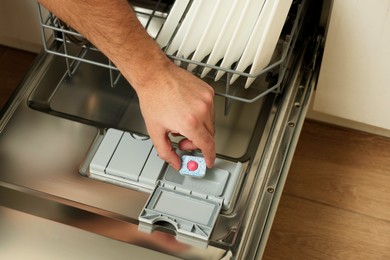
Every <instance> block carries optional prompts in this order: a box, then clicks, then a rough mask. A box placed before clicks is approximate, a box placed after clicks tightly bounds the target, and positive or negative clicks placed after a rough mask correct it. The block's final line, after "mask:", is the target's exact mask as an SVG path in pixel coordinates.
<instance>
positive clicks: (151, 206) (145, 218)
mask: <svg viewBox="0 0 390 260" xmlns="http://www.w3.org/2000/svg"><path fill="white" fill-rule="evenodd" d="M222 202H223V200H222V199H221V198H218V197H213V196H210V195H205V194H202V193H199V192H194V191H191V190H187V189H183V188H181V187H178V186H175V185H172V184H170V183H166V182H162V181H159V182H158V184H157V185H156V187H155V189H154V191H153V192H152V194H151V195H150V197H149V200H148V202H147V203H146V205H145V207H144V209H143V210H142V212H141V214H140V216H139V221H140V223H139V228H140V229H141V230H143V231H148V232H151V231H152V230H153V229H154V228H155V224H156V223H157V222H158V223H169V224H170V225H172V227H173V228H174V229H175V232H176V234H177V239H178V240H179V241H183V242H186V243H191V244H196V245H200V246H205V245H207V242H208V240H209V238H210V235H211V232H212V230H213V228H214V225H215V222H216V220H217V218H218V215H219V213H220V211H221V207H222ZM165 226H166V225H165Z"/></svg>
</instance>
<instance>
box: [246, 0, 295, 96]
mask: <svg viewBox="0 0 390 260" xmlns="http://www.w3.org/2000/svg"><path fill="white" fill-rule="evenodd" d="M274 1H275V3H274V5H273V7H272V10H271V13H270V16H269V19H268V21H267V24H266V25H265V29H264V33H263V37H262V39H261V41H260V43H259V46H258V48H257V51H256V55H255V59H254V61H253V64H252V68H251V70H250V72H249V73H250V74H254V75H256V74H258V73H260V71H261V70H262V69H264V68H265V67H266V66H267V65H268V63H269V62H270V61H271V58H272V54H273V53H274V51H275V47H276V44H277V42H278V39H279V36H280V33H281V32H282V29H283V25H284V23H285V22H286V18H287V15H288V11H289V10H290V7H291V4H292V0H274ZM255 79H256V78H249V77H248V79H247V80H246V84H245V88H249V86H250V85H251V84H252V83H253V81H254V80H255Z"/></svg>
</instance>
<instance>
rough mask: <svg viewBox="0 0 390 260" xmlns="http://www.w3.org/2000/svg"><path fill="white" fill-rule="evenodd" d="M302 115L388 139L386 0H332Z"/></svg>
mask: <svg viewBox="0 0 390 260" xmlns="http://www.w3.org/2000/svg"><path fill="white" fill-rule="evenodd" d="M331 8H332V11H331V16H330V22H329V27H328V30H327V37H326V44H325V50H324V56H323V59H322V64H321V71H320V75H319V80H318V85H317V90H316V93H315V96H314V101H313V104H312V109H311V111H310V112H309V114H308V116H309V117H311V118H314V119H320V120H323V121H328V122H331V123H336V124H341V125H344V126H349V127H353V128H359V129H361V130H366V131H372V132H376V133H379V134H383V135H388V136H390V117H389V115H388V110H389V108H390V106H389V99H390V87H389V84H388V82H390V73H389V68H390V47H389V46H390V15H389V14H390V1H389V0H374V1H362V0H334V1H333V5H332V7H331Z"/></svg>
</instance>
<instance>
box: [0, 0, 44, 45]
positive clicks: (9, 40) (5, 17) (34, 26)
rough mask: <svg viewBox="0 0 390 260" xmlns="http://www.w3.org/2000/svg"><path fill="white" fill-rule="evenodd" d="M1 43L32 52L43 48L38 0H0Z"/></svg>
mask: <svg viewBox="0 0 390 260" xmlns="http://www.w3.org/2000/svg"><path fill="white" fill-rule="evenodd" d="M0 44H1V45H6V46H10V47H14V48H18V49H22V50H27V51H31V52H39V51H40V50H41V49H42V40H41V33H40V26H39V22H38V14H37V2H36V1H31V0H18V1H13V0H2V1H0Z"/></svg>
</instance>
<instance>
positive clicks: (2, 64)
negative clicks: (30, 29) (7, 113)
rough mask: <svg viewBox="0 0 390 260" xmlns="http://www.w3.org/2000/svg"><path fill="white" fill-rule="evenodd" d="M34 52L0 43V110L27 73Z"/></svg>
mask: <svg viewBox="0 0 390 260" xmlns="http://www.w3.org/2000/svg"><path fill="white" fill-rule="evenodd" d="M35 57H36V54H34V53H30V52H25V51H20V50H16V49H13V48H8V47H5V46H1V45H0V111H1V109H2V107H3V106H4V105H5V103H6V101H7V100H8V98H9V97H10V96H11V95H12V93H13V92H14V90H15V88H16V87H17V86H18V84H19V83H20V81H21V80H22V78H23V76H24V75H25V74H26V73H27V71H28V68H29V67H30V66H31V63H32V61H33V60H34V58H35Z"/></svg>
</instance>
